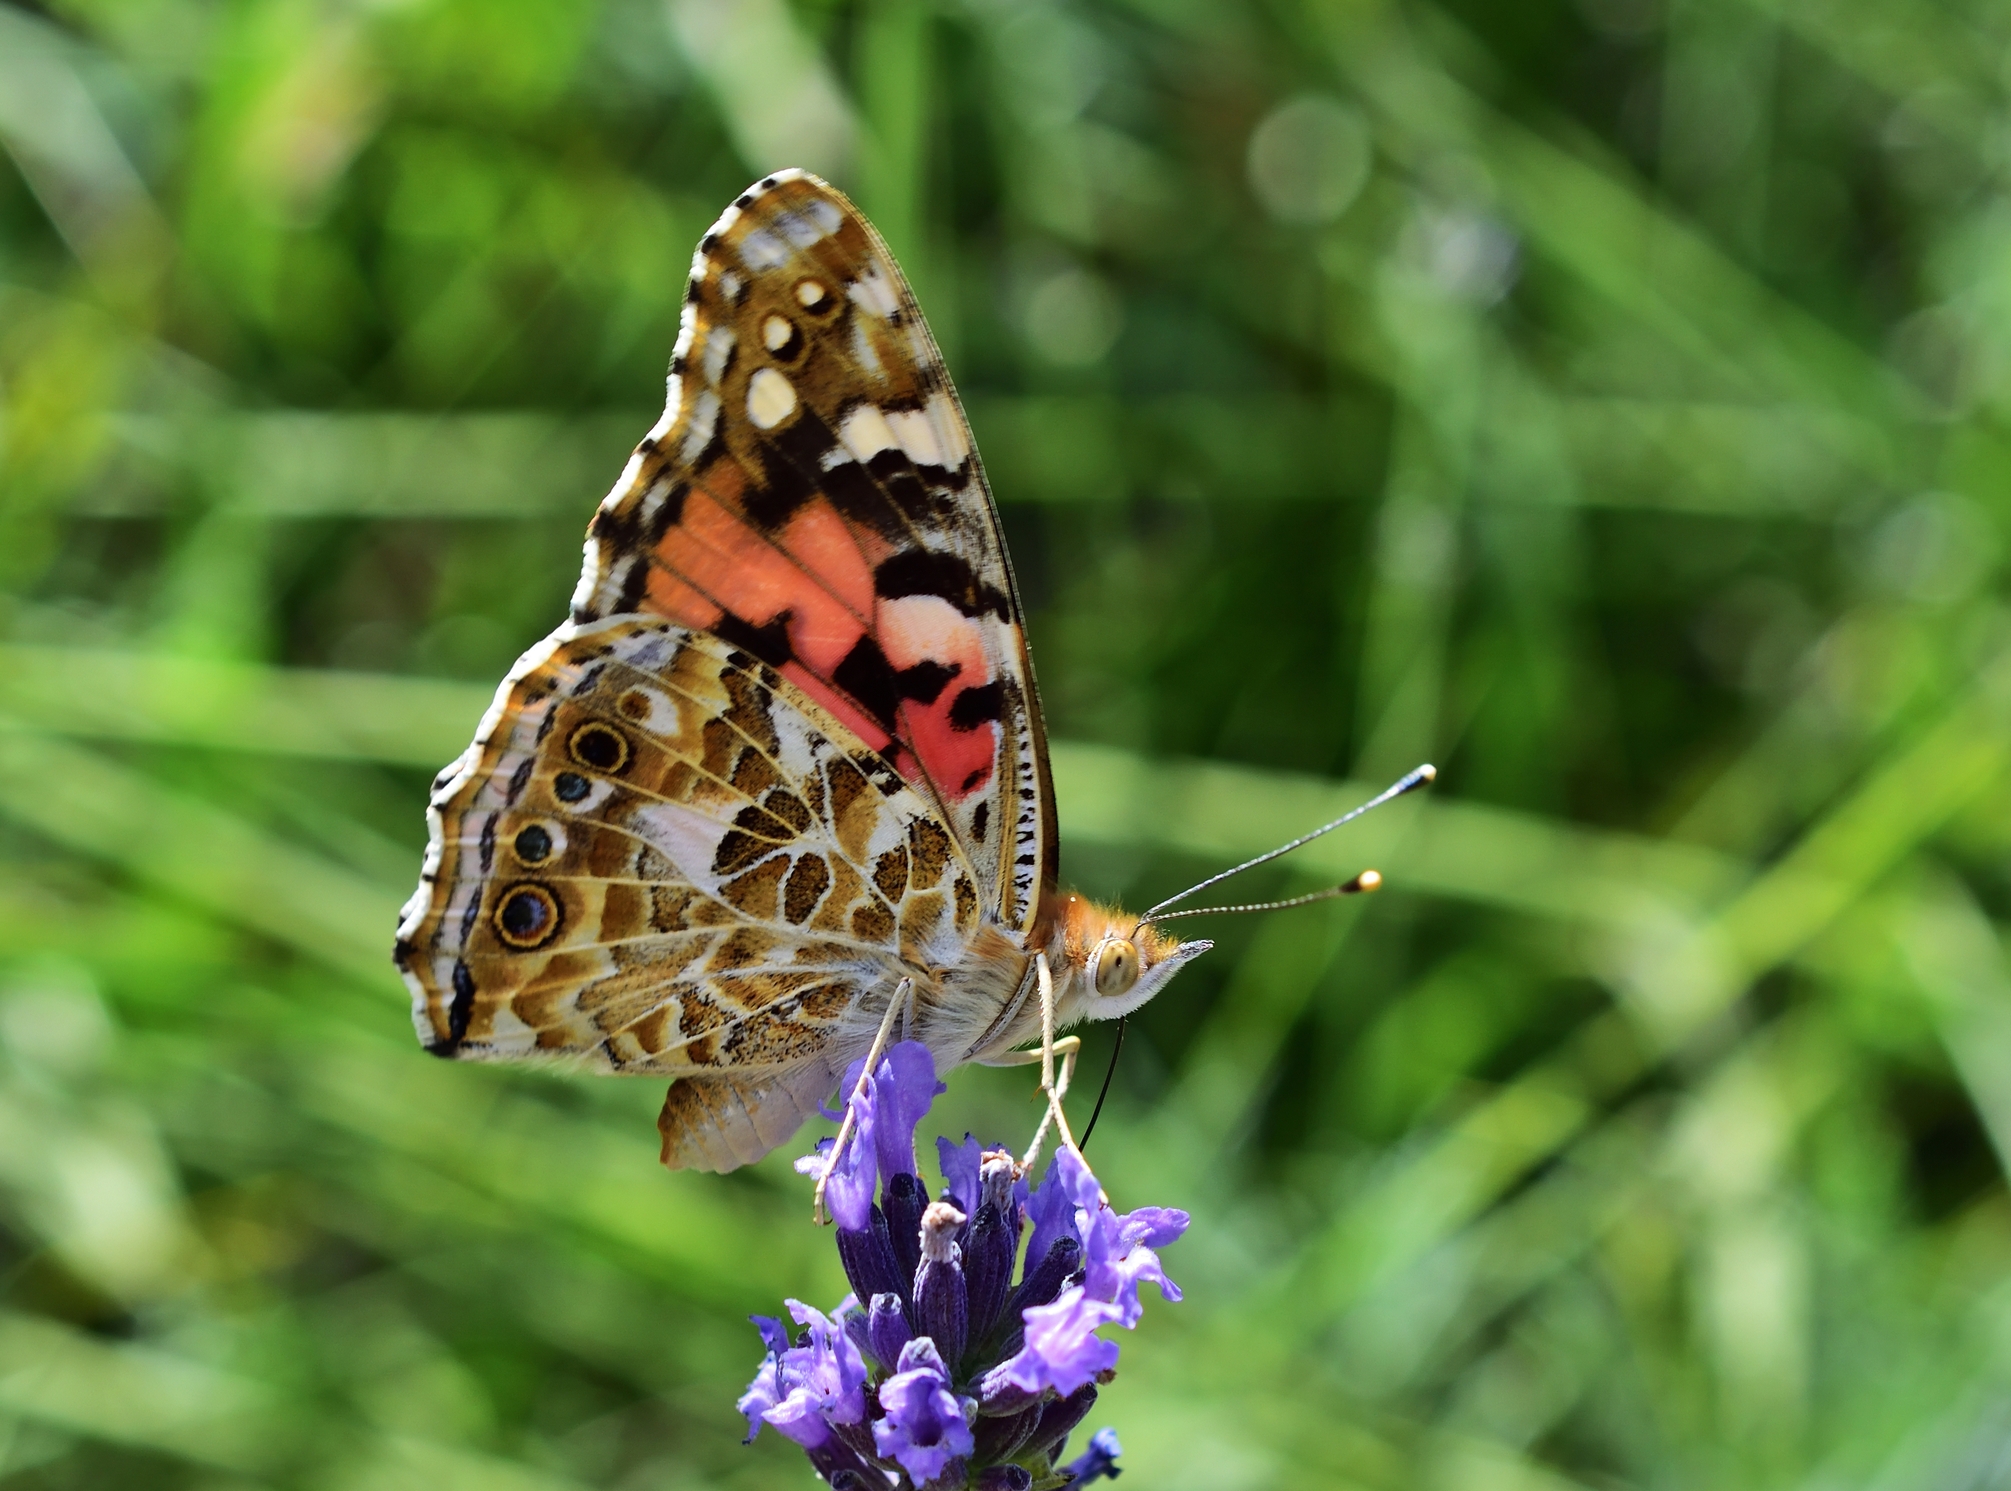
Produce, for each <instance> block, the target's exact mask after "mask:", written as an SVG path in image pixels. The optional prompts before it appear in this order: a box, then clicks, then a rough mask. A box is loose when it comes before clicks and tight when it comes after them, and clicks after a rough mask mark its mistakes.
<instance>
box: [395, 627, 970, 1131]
mask: <svg viewBox="0 0 2011 1491" xmlns="http://www.w3.org/2000/svg"><path fill="white" fill-rule="evenodd" d="M430 816H431V818H432V828H433V842H432V846H431V848H430V849H429V852H428V863H427V867H426V873H425V875H424V877H423V878H422V880H421V883H420V886H419V889H418V891H417V892H416V893H415V894H414V896H413V898H412V900H411V901H410V902H409V903H408V904H407V906H406V909H405V914H404V917H403V919H402V924H401V926H400V928H399V943H398V961H399V965H400V967H401V968H402V969H403V971H404V973H405V977H406V981H407V983H408V985H409V986H410V987H411V989H412V992H413V996H414V1011H413V1014H414V1021H415V1023H416V1025H417V1026H418V1030H419V1035H420V1039H421V1040H422V1041H424V1042H426V1043H427V1044H428V1046H429V1047H430V1048H431V1049H432V1050H434V1051H435V1052H437V1053H439V1054H441V1055H448V1056H455V1057H460V1058H464V1059H473V1060H509V1059H522V1058H527V1057H530V1058H535V1057H539V1056H544V1057H551V1058H559V1059H566V1058H570V1059H572V1060H574V1061H577V1062H579V1063H582V1064H584V1065H587V1066H590V1067H593V1068H597V1069H600V1070H605V1071H617V1072H639V1073H660V1074H665V1075H672V1076H677V1077H679V1078H681V1079H683V1080H682V1081H681V1082H680V1084H679V1087H683V1086H684V1085H685V1083H687V1082H690V1083H696V1084H698V1087H697V1088H696V1089H694V1090H691V1091H685V1092H680V1091H679V1087H674V1088H673V1089H672V1096H671V1100H670V1101H669V1102H668V1103H667V1104H666V1107H665V1119H664V1137H665V1157H666V1159H667V1160H672V1161H673V1162H677V1163H685V1164H696V1165H703V1166H705V1167H707V1168H730V1167H731V1166H732V1165H733V1164H739V1163H744V1162H745V1161H746V1160H749V1159H752V1158H756V1157H758V1156H759V1154H761V1153H765V1152H766V1149H768V1148H770V1147H772V1146H773V1145H774V1144H776V1143H779V1142H781V1139H782V1138H784V1137H786V1136H787V1134H788V1133H790V1132H792V1131H793V1130H794V1129H795V1127H796V1125H797V1124H798V1122H800V1121H801V1119H802V1118H803V1117H804V1116H805V1115H806V1114H807V1113H808V1112H809V1111H810V1110H811V1109H813V1108H814V1107H815V1105H816V1102H817V1100H818V1098H819V1097H821V1096H822V1095H823V1094H825V1093H827V1092H828V1091H829V1090H830V1087H831V1084H832V1082H833V1081H834V1080H835V1076H836V1073H837V1072H838V1070H840V1069H841V1068H842V1066H843V1062H844V1060H846V1059H848V1058H849V1056H851V1055H855V1054H857V1052H856V1051H855V1050H853V1048H854V1047H862V1046H863V1044H864V1042H865V1041H867V1040H869V1039H870V1037H871V1034H872V1030H873V1028H874V1025H875V1024H876V1022H877V1020H878V1017H879V1012H880V1011H881V1010H883V1009H884V1007H885V1000H886V998H887V997H888V996H889V995H890V994H891V992H892V990H893V987H894V985H895V984H896V983H897V982H898V980H899V978H900V977H901V976H902V972H903V970H904V969H905V968H916V967H920V968H926V967H932V966H938V965H942V964H948V963H954V962H955V961H956V959H957V957H958V956H959V955H960V953H961V950H962V948H963V947H964V946H965V944H966V943H967V942H968V940H969V939H970V937H971V936H972V935H973V934H974V932H975V931H976V924H977V921H978V905H979V902H978V894H977V888H976V880H975V877H974V874H973V872H972V870H971V868H970V867H969V865H968V863H967V862H966V861H965V860H964V858H963V856H962V855H961V853H960V852H959V850H958V847H957V845H956V844H955V842H954V841H953V839H952V837H951V836H950V834H949V833H948V832H947V830H946V829H945V828H944V827H943V825H942V824H941V823H940V821H939V820H938V818H937V815H936V814H935V812H934V810H933V807H932V805H931V804H930V803H928V802H927V801H926V800H924V799H923V798H922V797H921V796H919V795H918V794H917V793H916V792H915V791H914V790H913V789H912V788H911V787H909V786H908V785H907V783H905V782H904V781H903V780H902V779H901V778H900V777H899V776H898V775H897V774H896V773H895V772H894V771H892V770H891V769H890V768H889V767H888V765H887V763H886V762H885V761H884V760H883V759H882V758H881V757H880V756H878V755H877V754H876V753H874V752H871V751H869V750H867V749H865V748H864V747H863V745H862V744H861V743H860V742H859V741H857V740H856V739H855V738H853V736H852V733H851V731H849V730H848V729H847V728H846V727H845V726H844V724H843V723H842V722H840V721H839V720H837V719H836V718H835V717H833V716H832V715H831V714H830V713H829V712H828V711H826V710H825V709H824V708H823V707H822V706H821V705H819V704H818V703H817V702H816V701H815V700H813V699H811V698H809V697H807V696H806V695H805V694H804V692H803V691H801V690H799V689H798V688H797V687H795V685H793V684H792V683H791V682H790V681H789V680H788V679H786V678H784V677H783V676H781V675H780V674H779V673H778V672H776V671H775V670H774V669H773V668H771V667H769V666H767V665H766V664H763V663H762V662H760V661H759V660H758V659H756V658H753V657H751V656H749V655H748V654H746V653H745V652H743V651H742V650H740V649H739V648H737V647H735V646H733V645H732V644H731V643H730V642H728V641H726V640H725V639H722V638H720V637H718V636H715V635H711V634H708V633H704V632H694V631H691V630H689V629H688V628H685V627H681V626H677V625H675V624H673V623H669V622H666V621H662V620H659V619H656V618H651V617H635V616H629V617H619V618H614V619H611V620H609V621H606V622H600V623H595V624H589V625H586V626H575V625H571V624H568V626H566V627H563V628H561V629H560V631H559V632H558V633H556V634H554V636H553V637H552V638H549V639H547V641H546V642H545V643H543V644H541V645H540V646H539V647H538V648H535V649H533V650H532V651H531V652H530V653H527V654H526V655H525V657H524V658H523V659H522V660H521V661H520V662H519V663H518V665H517V667H516V669H515V670H513V672H512V674H511V676H510V677H509V678H508V679H506V680H505V682H504V684H503V687H502V689H501V691H500V692H499V693H498V696H497V700H496V703H495V705H494V706H493V707H492V708H491V710H490V712H489V715H488V716H487V718H485V720H484V721H483V725H482V728H481V730H480V731H479V732H478V734H477V736H476V738H475V741H474V743H473V744H472V745H471V746H470V747H469V749H468V750H467V752H466V753H464V754H463V756H462V757H461V759H460V760H459V761H457V762H456V763H455V764H454V765H453V766H451V767H449V768H448V769H447V770H446V771H445V772H443V773H442V774H441V777H440V779H439V780H438V782H436V784H435V789H434V794H433V800H432V807H431V812H430Z"/></svg>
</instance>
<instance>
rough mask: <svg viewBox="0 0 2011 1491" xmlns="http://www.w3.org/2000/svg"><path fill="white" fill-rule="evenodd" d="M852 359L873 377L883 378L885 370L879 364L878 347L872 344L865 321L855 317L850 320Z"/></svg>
mask: <svg viewBox="0 0 2011 1491" xmlns="http://www.w3.org/2000/svg"><path fill="white" fill-rule="evenodd" d="M852 361H854V362H855V363H857V364H858V365H859V366H860V367H861V368H863V369H865V370H866V371H867V372H868V373H871V374H872V375H873V376H874V377H875V378H879V379H881V380H883V381H884V380H885V378H886V376H887V370H886V369H885V368H883V367H881V366H880V349H879V348H877V347H875V346H874V345H873V338H872V337H871V336H869V335H868V334H867V332H866V323H865V322H864V321H861V320H859V319H858V318H857V317H854V318H853V320H852Z"/></svg>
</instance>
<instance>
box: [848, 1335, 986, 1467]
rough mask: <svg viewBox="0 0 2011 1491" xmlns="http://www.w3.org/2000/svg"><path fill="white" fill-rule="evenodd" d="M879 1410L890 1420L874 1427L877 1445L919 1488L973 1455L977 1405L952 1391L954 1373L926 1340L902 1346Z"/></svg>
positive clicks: (883, 1386) (882, 1389) (883, 1388)
mask: <svg viewBox="0 0 2011 1491" xmlns="http://www.w3.org/2000/svg"><path fill="white" fill-rule="evenodd" d="M966 1403H968V1404H970V1413H969V1417H968V1418H967V1417H966V1415H965V1412H964V1405H965V1404H966ZM880 1406H881V1407H882V1408H883V1409H885V1410H886V1414H887V1416H886V1417H885V1418H883V1419H880V1420H878V1421H877V1422H875V1423H874V1425H873V1443H874V1445H875V1446H877V1447H878V1449H879V1451H880V1453H881V1454H882V1455H884V1456H886V1457H887V1458H888V1459H889V1460H893V1461H895V1462H897V1463H898V1464H899V1465H900V1467H901V1469H903V1470H905V1471H906V1472H907V1473H908V1478H909V1479H910V1480H912V1481H913V1482H914V1483H915V1484H916V1485H917V1486H922V1485H927V1484H928V1483H929V1482H930V1481H933V1480H935V1479H936V1478H937V1477H938V1476H940V1475H941V1474H942V1473H943V1471H944V1470H945V1469H946V1468H947V1467H948V1466H949V1463H950V1461H951V1460H953V1459H955V1458H957V1457H959V1456H963V1455H968V1454H970V1452H971V1447H972V1440H971V1426H970V1422H969V1419H974V1418H976V1417H977V1404H976V1402H975V1401H973V1400H972V1399H970V1398H960V1397H958V1396H957V1395H956V1394H955V1393H953V1392H951V1391H950V1369H949V1368H948V1367H946V1366H944V1365H943V1359H942V1357H941V1356H939V1355H938V1354H937V1353H936V1343H935V1342H934V1341H931V1340H930V1339H929V1338H928V1337H927V1336H918V1337H916V1338H915V1339H914V1340H912V1341H910V1342H909V1343H908V1344H907V1345H906V1346H903V1347H902V1348H901V1355H900V1358H899V1360H897V1361H896V1362H895V1363H894V1375H893V1376H892V1377H889V1378H888V1379H887V1380H886V1381H885V1382H883V1383H881V1384H880Z"/></svg>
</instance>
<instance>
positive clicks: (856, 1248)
mask: <svg viewBox="0 0 2011 1491" xmlns="http://www.w3.org/2000/svg"><path fill="white" fill-rule="evenodd" d="M838 1261H839V1262H840V1263H841V1264H843V1265H844V1268H845V1278H846V1280H847V1282H849V1283H850V1284H851V1286H852V1293H853V1294H855V1295H857V1296H858V1297H859V1298H860V1299H871V1298H872V1297H873V1296H874V1295H876V1294H885V1293H889V1292H891V1293H894V1294H899V1295H901V1296H902V1297H903V1298H906V1296H907V1290H906V1288H905V1285H906V1284H907V1281H908V1280H909V1279H910V1278H912V1277H913V1272H912V1271H910V1272H909V1273H906V1274H903V1273H902V1272H901V1269H900V1264H899V1262H898V1261H897V1257H896V1254H895V1251H894V1246H893V1240H892V1238H891V1236H890V1235H889V1233H888V1230H887V1218H886V1216H885V1214H883V1213H882V1212H881V1210H880V1208H879V1207H877V1206H876V1207H874V1208H873V1210H872V1214H871V1218H870V1220H869V1221H868V1222H867V1224H866V1226H865V1227H863V1228H860V1229H859V1230H857V1231H848V1230H847V1229H845V1228H843V1227H840V1228H839V1229H838Z"/></svg>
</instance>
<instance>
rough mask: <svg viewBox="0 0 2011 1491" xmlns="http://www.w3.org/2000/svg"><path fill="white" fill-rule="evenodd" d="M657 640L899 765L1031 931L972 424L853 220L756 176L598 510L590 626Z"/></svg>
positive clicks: (1042, 881)
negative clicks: (686, 631) (683, 645)
mask: <svg viewBox="0 0 2011 1491" xmlns="http://www.w3.org/2000/svg"><path fill="white" fill-rule="evenodd" d="M635 612H646V613H653V614H656V615H660V616H664V617H668V618H669V619H671V620H673V621H676V622H678V623H681V624H682V625H684V626H687V627H690V628H692V629H694V630H698V631H705V632H711V633H713V634H716V635H717V636H719V637H721V638H723V639H725V640H726V641H727V642H729V643H731V644H732V645H734V646H736V647H738V648H740V649H742V650H743V651H745V652H746V653H748V654H749V655H751V656H753V657H755V658H758V659H760V660H761V661H762V662H764V663H766V664H767V665H768V666H770V667H771V668H773V669H775V670H776V671H777V672H779V673H780V674H781V675H783V676H784V677H785V678H787V679H788V680H789V681H790V682H791V683H793V684H794V685H795V686H796V687H798V688H799V689H801V690H802V691H803V693H805V694H807V695H808V696H809V697H810V698H812V699H814V700H815V701H817V702H818V703H819V704H820V705H822V706H823V707H824V708H825V709H826V710H828V711H829V712H830V714H831V715H833V716H834V717H835V718H836V719H837V720H839V721H840V722H842V723H843V725H844V726H846V727H848V728H849V731H850V732H851V734H853V735H855V736H856V737H857V738H858V740H859V741H860V742H862V743H863V744H864V745H865V746H866V747H867V748H868V749H870V750H871V751H873V752H876V753H878V754H879V755H880V756H881V757H882V758H883V759H884V760H885V761H886V762H888V763H889V764H891V765H892V766H893V767H894V768H895V769H896V770H897V771H898V772H899V773H900V775H901V776H902V777H903V778H904V779H906V780H907V781H908V782H909V783H910V784H911V785H912V786H913V787H914V789H915V790H916V791H917V792H918V793H919V794H920V795H921V796H922V797H923V798H924V799H925V800H927V801H928V802H929V803H930V804H931V805H932V806H933V807H934V808H935V809H936V811H937V813H938V814H939V815H940V817H941V819H942V821H943V822H944V823H946V824H947V825H948V826H949V828H950V829H951V831H952V832H953V833H954V834H955V836H956V838H957V841H958V843H959V845H960V846H961V849H962V852H963V856H964V858H965V860H966V861H967V862H968V863H969V864H970V866H971V867H972V869H973V870H974V872H975V873H976V876H977V880H978V889H979V894H980V896H981V898H982V899H983V901H984V904H985V905H986V907H987V909H988V910H990V911H991V912H992V914H993V915H994V916H996V918H997V919H998V921H999V923H1000V924H1001V925H1003V926H1005V927H1007V928H1009V929H1012V930H1014V931H1016V932H1022V933H1024V932H1026V931H1029V930H1030V929H1031V928H1032V926H1033V924H1034V921H1035V918H1036V916H1037V914H1038V910H1039V902H1040V897H1041V895H1042V893H1043V891H1044V889H1045V888H1046V887H1047V886H1049V885H1050V884H1051V883H1052V880H1053V872H1054V860H1055V854H1056V840H1055V829H1054V822H1053V808H1052V790H1051V788H1050V786H1049V782H1048V774H1047V753H1046V745H1045V741H1044V738H1043V735H1042V728H1041V721H1040V709H1039V701H1038V698H1037V696H1036V694H1035V691H1034V682H1033V672H1032V667H1031V665H1030V663H1029V661H1028V657H1027V651H1026V641H1025V632H1024V621H1023V616H1022V612H1021V608H1020V604H1019V598H1018V595H1017V592H1016V589H1015V586H1014V582H1013V577H1012V571H1011V566H1010V563H1009V561H1008V560H1007V557H1006V551H1005V545H1004V541H1003V539H1002V537H1001V535H1000V532H999V527H998V517H997V513H996V511H995V509H994V507H993V504H992V500H991V494H990V489H989V488H988V487H987V485H986V483H985V478H984V473H983V470H982V469H981V467H980V465H979V463H978V458H977V454H976V451H975V450H974V449H973V447H972V443H971V437H970V431H969V428H968V426H967V425H966V423H965V420H964V415H963V411H962V408H961V407H960V405H959V404H958V402H957V397H956V393H955V391H954V389H952V387H951V386H950V381H949V377H948V375H947V373H946V372H945V371H944V369H943V366H942V361H941V358H940V356H939V355H938V353H937V350H936V346H935V343H934V340H933V339H932V338H931V337H930V335H929V331H928V327H927V325H926V324H925V323H924V321H923V319H922V316H921V312H920V310H919V309H918V308H917V306H916V304H915V299H914V296H913V294H912V293H911V292H910V290H909V288H908V285H907V282H906V280H905V279H904V278H903V277H902V275H901V272H900V270H899V269H898V268H897V267H896V266H895V264H894V261H893V258H892V256H891V255H890V254H889V253H888V252H887V249H886V246H885V244H884V243H882V242H881V240H880V238H879V236H878V234H876V233H875V232H874V231H873V229H872V228H871V226H870V225H868V224H867V222H866V221H865V219H864V218H863V217H861V216H860V215H859V214H858V212H857V211H856V210H855V209H854V208H853V207H852V205H851V204H850V203H849V202H847V201H846V200H845V198H844V197H843V196H842V195H841V194H839V193H838V192H837V191H835V190H834V189H833V188H831V187H829V186H827V185H826V184H824V183H823V182H821V181H819V180H817V179H816V178H815V177H813V176H809V175H807V174H804V173H801V172H784V173H782V174H780V175H777V176H772V177H768V178H766V179H765V180H763V181H762V182H760V183H758V184H757V185H756V186H755V187H753V188H751V189H750V190H749V192H748V193H747V194H745V195H744V196H742V197H741V198H740V199H739V201H738V202H736V203H735V204H734V206H732V207H730V208H728V209H727V212H726V213H725V215H724V216H722V217H721V218H720V220H719V222H718V223H717V224H715V225H714V227H713V229H712V231H711V232H709V233H707V234H706V236H705V238H704V239H703V240H702V241H701V243H700V245H699V250H698V253H697V255H696V256H695V257H694V259H693V262H692V272H691V281H690V284H689V286H688V289H687V292H686V304H685V319H684V326H683V330H682V333H681V335H680V337H679V340H678V346H677V351H676V354H675V356H674V357H673V359H672V363H671V377H670V386H669V399H668V404H667V407H666V409H665V412H664V416H663V418H662V420H661V421H659V423H658V424H657V426H656V428H655V429H654V430H652V431H651V432H650V434H649V436H648V437H647V438H646V439H645V440H644V441H643V443H642V444H641V445H640V446H639V447H638V448H637V450H636V453H635V455H634V457H633V458H632V459H631V461H630V463H629V467H628V469H627V471H625V472H624V474H623V477H622V480H621V482H620V483H619V484H618V485H617V486H616V488H615V490H614V491H613V492H612V493H611V494H610V495H609V496H608V498H607V500H606V501H605V502H603V503H602V505H601V508H600V511H599V512H598V513H597V514H596V516H595V519H594V522H593V525H592V528H591V530H590V532H589V536H588V541H587V553H586V566H585V570H584V573H583V574H582V576H581V580H580V586H579V590H578V591H577V593H576V594H575V596H574V601H573V615H574V618H575V620H576V621H578V622H581V623H587V622H592V621H595V620H598V619H600V618H604V617H610V616H616V615H621V614H624V613H635Z"/></svg>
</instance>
